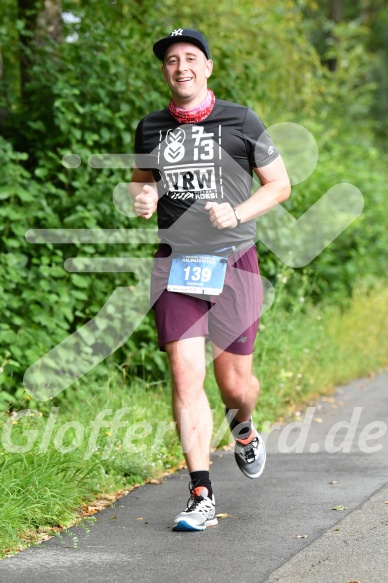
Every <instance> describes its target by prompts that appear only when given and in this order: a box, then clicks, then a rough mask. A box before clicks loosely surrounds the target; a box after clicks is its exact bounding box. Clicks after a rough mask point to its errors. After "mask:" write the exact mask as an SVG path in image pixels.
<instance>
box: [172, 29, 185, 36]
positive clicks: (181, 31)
mask: <svg viewBox="0 0 388 583" xmlns="http://www.w3.org/2000/svg"><path fill="white" fill-rule="evenodd" d="M182 34H183V28H176V29H175V30H173V31H172V33H171V34H170V36H181V35H182Z"/></svg>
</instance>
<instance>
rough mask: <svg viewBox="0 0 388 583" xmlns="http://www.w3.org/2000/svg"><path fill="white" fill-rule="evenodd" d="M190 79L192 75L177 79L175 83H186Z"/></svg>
mask: <svg viewBox="0 0 388 583" xmlns="http://www.w3.org/2000/svg"><path fill="white" fill-rule="evenodd" d="M192 80H193V78H192V77H184V78H183V79H177V83H188V82H189V81H192Z"/></svg>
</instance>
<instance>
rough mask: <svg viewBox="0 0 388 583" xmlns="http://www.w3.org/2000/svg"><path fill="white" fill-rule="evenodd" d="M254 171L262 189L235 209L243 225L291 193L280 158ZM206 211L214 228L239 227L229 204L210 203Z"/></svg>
mask: <svg viewBox="0 0 388 583" xmlns="http://www.w3.org/2000/svg"><path fill="white" fill-rule="evenodd" d="M253 170H254V172H255V173H256V174H257V176H258V177H259V180H260V182H261V187H260V188H259V189H258V190H256V192H254V193H253V194H252V196H251V197H250V198H248V199H247V200H245V201H244V202H243V203H241V204H239V205H238V206H236V207H234V208H236V210H237V211H238V213H239V215H240V217H241V222H242V223H246V222H247V221H250V220H251V219H254V218H255V217H258V216H259V215H262V214H263V213H265V212H267V211H269V210H270V209H271V208H273V207H274V206H276V205H277V204H279V203H281V202H283V201H285V200H287V198H288V197H289V196H290V193H291V185H290V179H289V178H288V174H287V170H286V167H285V166H284V162H283V160H282V158H281V157H280V156H278V158H276V160H274V161H273V162H271V163H270V164H268V165H267V166H263V167H262V168H253ZM205 210H208V211H209V218H210V221H211V223H212V225H213V227H216V228H217V229H225V228H227V227H231V228H233V227H236V226H237V219H236V216H235V214H234V211H233V208H232V206H231V205H230V204H229V203H228V202H226V203H221V204H217V203H212V202H208V203H207V205H206V206H205Z"/></svg>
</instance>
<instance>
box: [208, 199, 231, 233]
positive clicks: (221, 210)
mask: <svg viewBox="0 0 388 583" xmlns="http://www.w3.org/2000/svg"><path fill="white" fill-rule="evenodd" d="M205 211H209V218H210V222H211V224H212V225H213V227H216V228H217V229H226V228H228V227H229V228H232V229H233V228H234V227H237V219H236V215H235V214H234V210H233V208H232V207H231V206H230V204H229V203H228V202H222V203H221V204H218V202H207V203H206V206H205Z"/></svg>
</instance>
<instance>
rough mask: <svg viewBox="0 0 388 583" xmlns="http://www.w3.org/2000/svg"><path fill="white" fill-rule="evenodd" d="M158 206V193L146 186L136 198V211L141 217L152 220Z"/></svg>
mask: <svg viewBox="0 0 388 583" xmlns="http://www.w3.org/2000/svg"><path fill="white" fill-rule="evenodd" d="M157 206H158V193H157V191H156V190H155V188H152V186H149V185H148V184H145V185H144V186H143V188H142V191H141V192H139V194H138V195H137V196H136V197H135V211H136V214H137V215H139V217H142V218H143V219H150V218H151V217H152V215H153V214H154V212H155V211H156V207H157Z"/></svg>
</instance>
